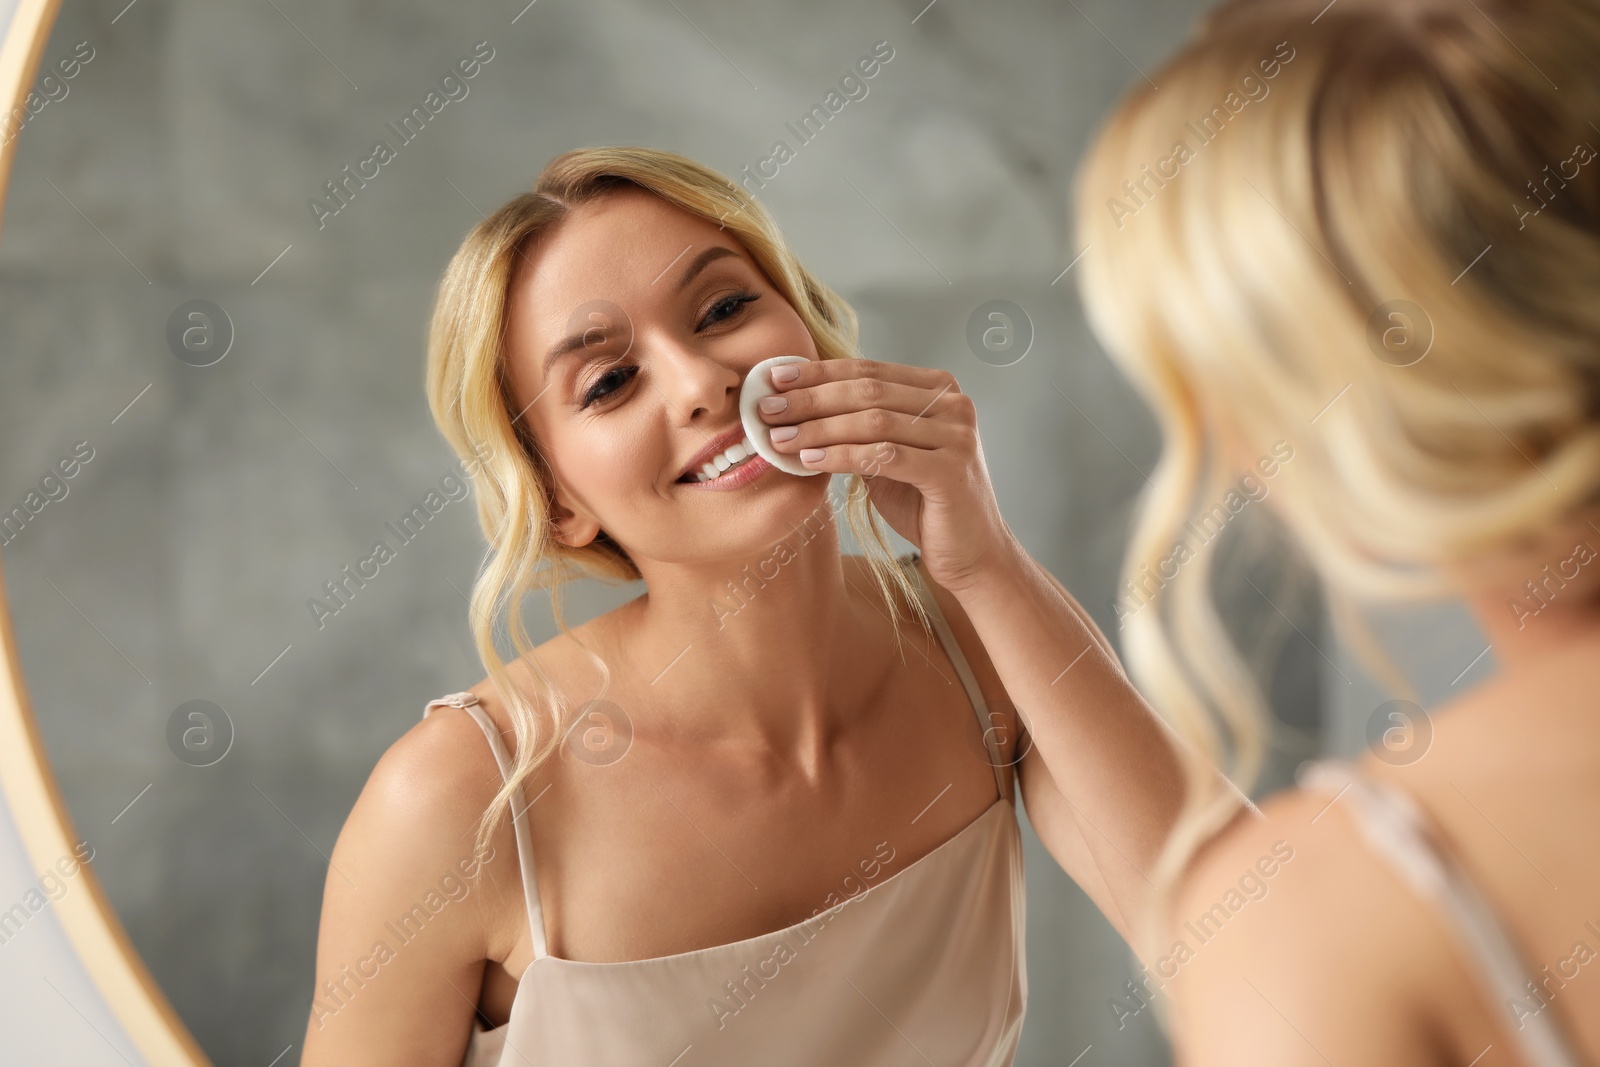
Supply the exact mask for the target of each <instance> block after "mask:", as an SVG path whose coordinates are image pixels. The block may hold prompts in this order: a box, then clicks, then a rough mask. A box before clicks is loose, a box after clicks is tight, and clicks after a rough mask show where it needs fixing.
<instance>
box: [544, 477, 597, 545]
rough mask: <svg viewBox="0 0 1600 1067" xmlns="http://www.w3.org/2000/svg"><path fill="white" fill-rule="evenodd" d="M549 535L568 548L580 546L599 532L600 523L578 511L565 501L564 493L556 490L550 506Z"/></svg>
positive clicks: (587, 542) (588, 541)
mask: <svg viewBox="0 0 1600 1067" xmlns="http://www.w3.org/2000/svg"><path fill="white" fill-rule="evenodd" d="M549 521H550V535H551V536H552V537H554V538H555V539H556V540H557V541H559V542H561V543H562V544H564V545H566V546H567V547H568V548H582V547H583V546H584V545H587V544H589V543H590V542H591V541H593V540H594V539H595V538H596V537H597V536H598V535H599V533H600V524H599V523H598V522H596V521H595V520H594V519H593V518H591V517H590V516H588V515H586V514H584V513H583V512H581V511H578V510H576V509H574V508H573V507H572V505H571V504H569V503H568V501H567V495H566V493H564V492H562V491H561V490H560V489H557V490H556V493H555V501H554V503H553V504H552V505H551V507H550V520H549Z"/></svg>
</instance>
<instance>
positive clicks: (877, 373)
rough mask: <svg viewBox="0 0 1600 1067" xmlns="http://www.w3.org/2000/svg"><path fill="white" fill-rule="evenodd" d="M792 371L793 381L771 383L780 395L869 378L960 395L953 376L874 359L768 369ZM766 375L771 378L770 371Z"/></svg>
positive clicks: (825, 360) (814, 362)
mask: <svg viewBox="0 0 1600 1067" xmlns="http://www.w3.org/2000/svg"><path fill="white" fill-rule="evenodd" d="M791 369H792V370H793V371H794V372H795V374H796V377H795V378H794V379H793V380H780V379H779V378H777V377H774V378H773V379H772V383H773V385H774V386H775V387H776V388H777V389H778V391H779V392H781V393H787V392H790V391H792V390H795V389H808V388H810V387H812V386H814V385H817V384H819V383H822V382H842V381H849V380H851V379H855V378H872V379H875V380H877V381H880V382H892V383H894V384H897V385H909V386H912V387H914V388H919V389H931V390H933V391H934V392H938V391H940V390H941V389H944V388H946V387H948V388H950V389H954V390H956V391H958V392H959V391H960V387H959V386H957V385H956V379H955V375H953V374H951V373H950V372H949V371H943V370H935V369H933V368H931V367H914V366H911V365H910V364H908V363H887V362H880V361H879V360H875V359H814V360H810V361H808V362H805V363H787V364H781V365H780V366H777V367H774V368H772V370H773V371H778V372H780V373H781V372H785V371H789V370H791ZM767 373H769V374H771V373H772V371H768V372H767Z"/></svg>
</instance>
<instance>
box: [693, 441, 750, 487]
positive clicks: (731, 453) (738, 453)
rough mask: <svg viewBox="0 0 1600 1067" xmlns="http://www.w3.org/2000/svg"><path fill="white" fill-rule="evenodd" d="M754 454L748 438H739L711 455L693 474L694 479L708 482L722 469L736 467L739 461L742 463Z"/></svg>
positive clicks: (721, 471)
mask: <svg viewBox="0 0 1600 1067" xmlns="http://www.w3.org/2000/svg"><path fill="white" fill-rule="evenodd" d="M755 454H756V450H755V448H754V446H752V445H751V444H750V439H749V438H748V437H744V438H740V439H739V441H738V442H737V443H736V444H734V445H733V446H732V447H731V448H729V449H727V450H726V451H724V452H722V453H720V454H719V455H716V456H713V457H712V458H711V461H710V462H708V463H707V464H706V465H705V466H703V467H701V468H700V470H699V471H698V472H697V473H696V474H695V481H697V482H709V481H710V480H711V479H713V478H715V477H717V476H718V475H720V474H722V473H723V472H724V471H727V470H730V469H732V468H733V467H737V466H738V465H739V464H740V463H743V462H744V461H745V460H747V459H749V458H750V457H751V456H753V455H755Z"/></svg>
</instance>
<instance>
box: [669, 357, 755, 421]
mask: <svg viewBox="0 0 1600 1067" xmlns="http://www.w3.org/2000/svg"><path fill="white" fill-rule="evenodd" d="M656 355H657V359H656V363H657V373H656V376H655V377H656V384H657V386H658V387H659V388H660V389H661V392H662V394H663V396H664V398H665V399H666V401H667V402H668V403H669V404H670V405H671V406H672V408H673V410H674V411H675V413H676V417H677V418H678V419H679V420H680V421H681V422H683V423H684V424H685V425H687V424H688V423H689V422H691V421H693V420H696V419H699V418H702V417H703V416H705V415H710V416H713V417H714V416H716V415H719V414H722V413H725V412H734V413H736V412H737V409H738V406H739V386H740V385H742V384H743V382H744V375H743V374H742V373H741V372H740V371H739V369H738V368H736V367H733V366H730V365H729V364H727V363H726V362H723V361H722V360H719V359H717V358H715V357H713V356H710V355H708V354H706V353H705V352H700V351H696V350H695V349H694V348H692V347H690V346H687V345H684V344H681V343H674V342H664V343H662V345H661V346H660V347H659V348H658V349H657V350H656Z"/></svg>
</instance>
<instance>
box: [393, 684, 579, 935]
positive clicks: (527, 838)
mask: <svg viewBox="0 0 1600 1067" xmlns="http://www.w3.org/2000/svg"><path fill="white" fill-rule="evenodd" d="M477 703H478V697H477V694H475V693H470V692H460V693H451V694H449V695H448V696H442V697H439V698H438V699H437V700H430V701H429V702H428V704H427V706H426V707H424V708H423V709H422V716H423V718H427V716H428V712H430V711H432V710H433V709H434V708H436V707H439V706H440V705H442V704H448V705H449V706H450V707H452V708H460V709H462V710H463V711H465V712H466V713H467V714H468V715H471V716H472V717H473V719H474V720H476V721H477V723H478V726H479V727H480V728H481V729H482V730H483V736H485V737H487V738H488V739H489V748H490V750H491V751H492V752H494V761H495V763H497V764H498V765H499V767H500V779H501V781H509V780H510V778H511V757H510V756H509V755H508V754H507V753H506V746H505V744H504V743H503V742H502V741H501V740H500V733H499V731H497V730H496V729H495V727H494V721H493V720H492V719H490V718H489V716H488V714H487V713H485V712H484V710H483V709H482V708H479V707H476V706H475V705H476V704H477ZM509 804H510V807H511V826H512V829H513V830H514V831H515V833H516V835H517V862H518V865H519V866H520V867H521V870H522V895H523V897H524V898H525V899H526V900H527V904H528V932H529V934H530V935H531V937H532V938H533V958H534V959H535V960H537V959H539V958H540V957H541V956H548V955H549V954H550V953H549V951H548V950H547V949H546V947H545V944H546V943H545V936H544V909H543V908H542V907H540V905H539V884H538V882H537V881H535V880H534V869H533V844H532V838H531V835H530V833H529V831H528V807H527V805H526V804H524V803H523V802H522V786H521V785H520V784H519V785H518V786H517V788H516V790H515V791H514V792H513V794H512V796H511V799H510V801H509Z"/></svg>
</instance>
